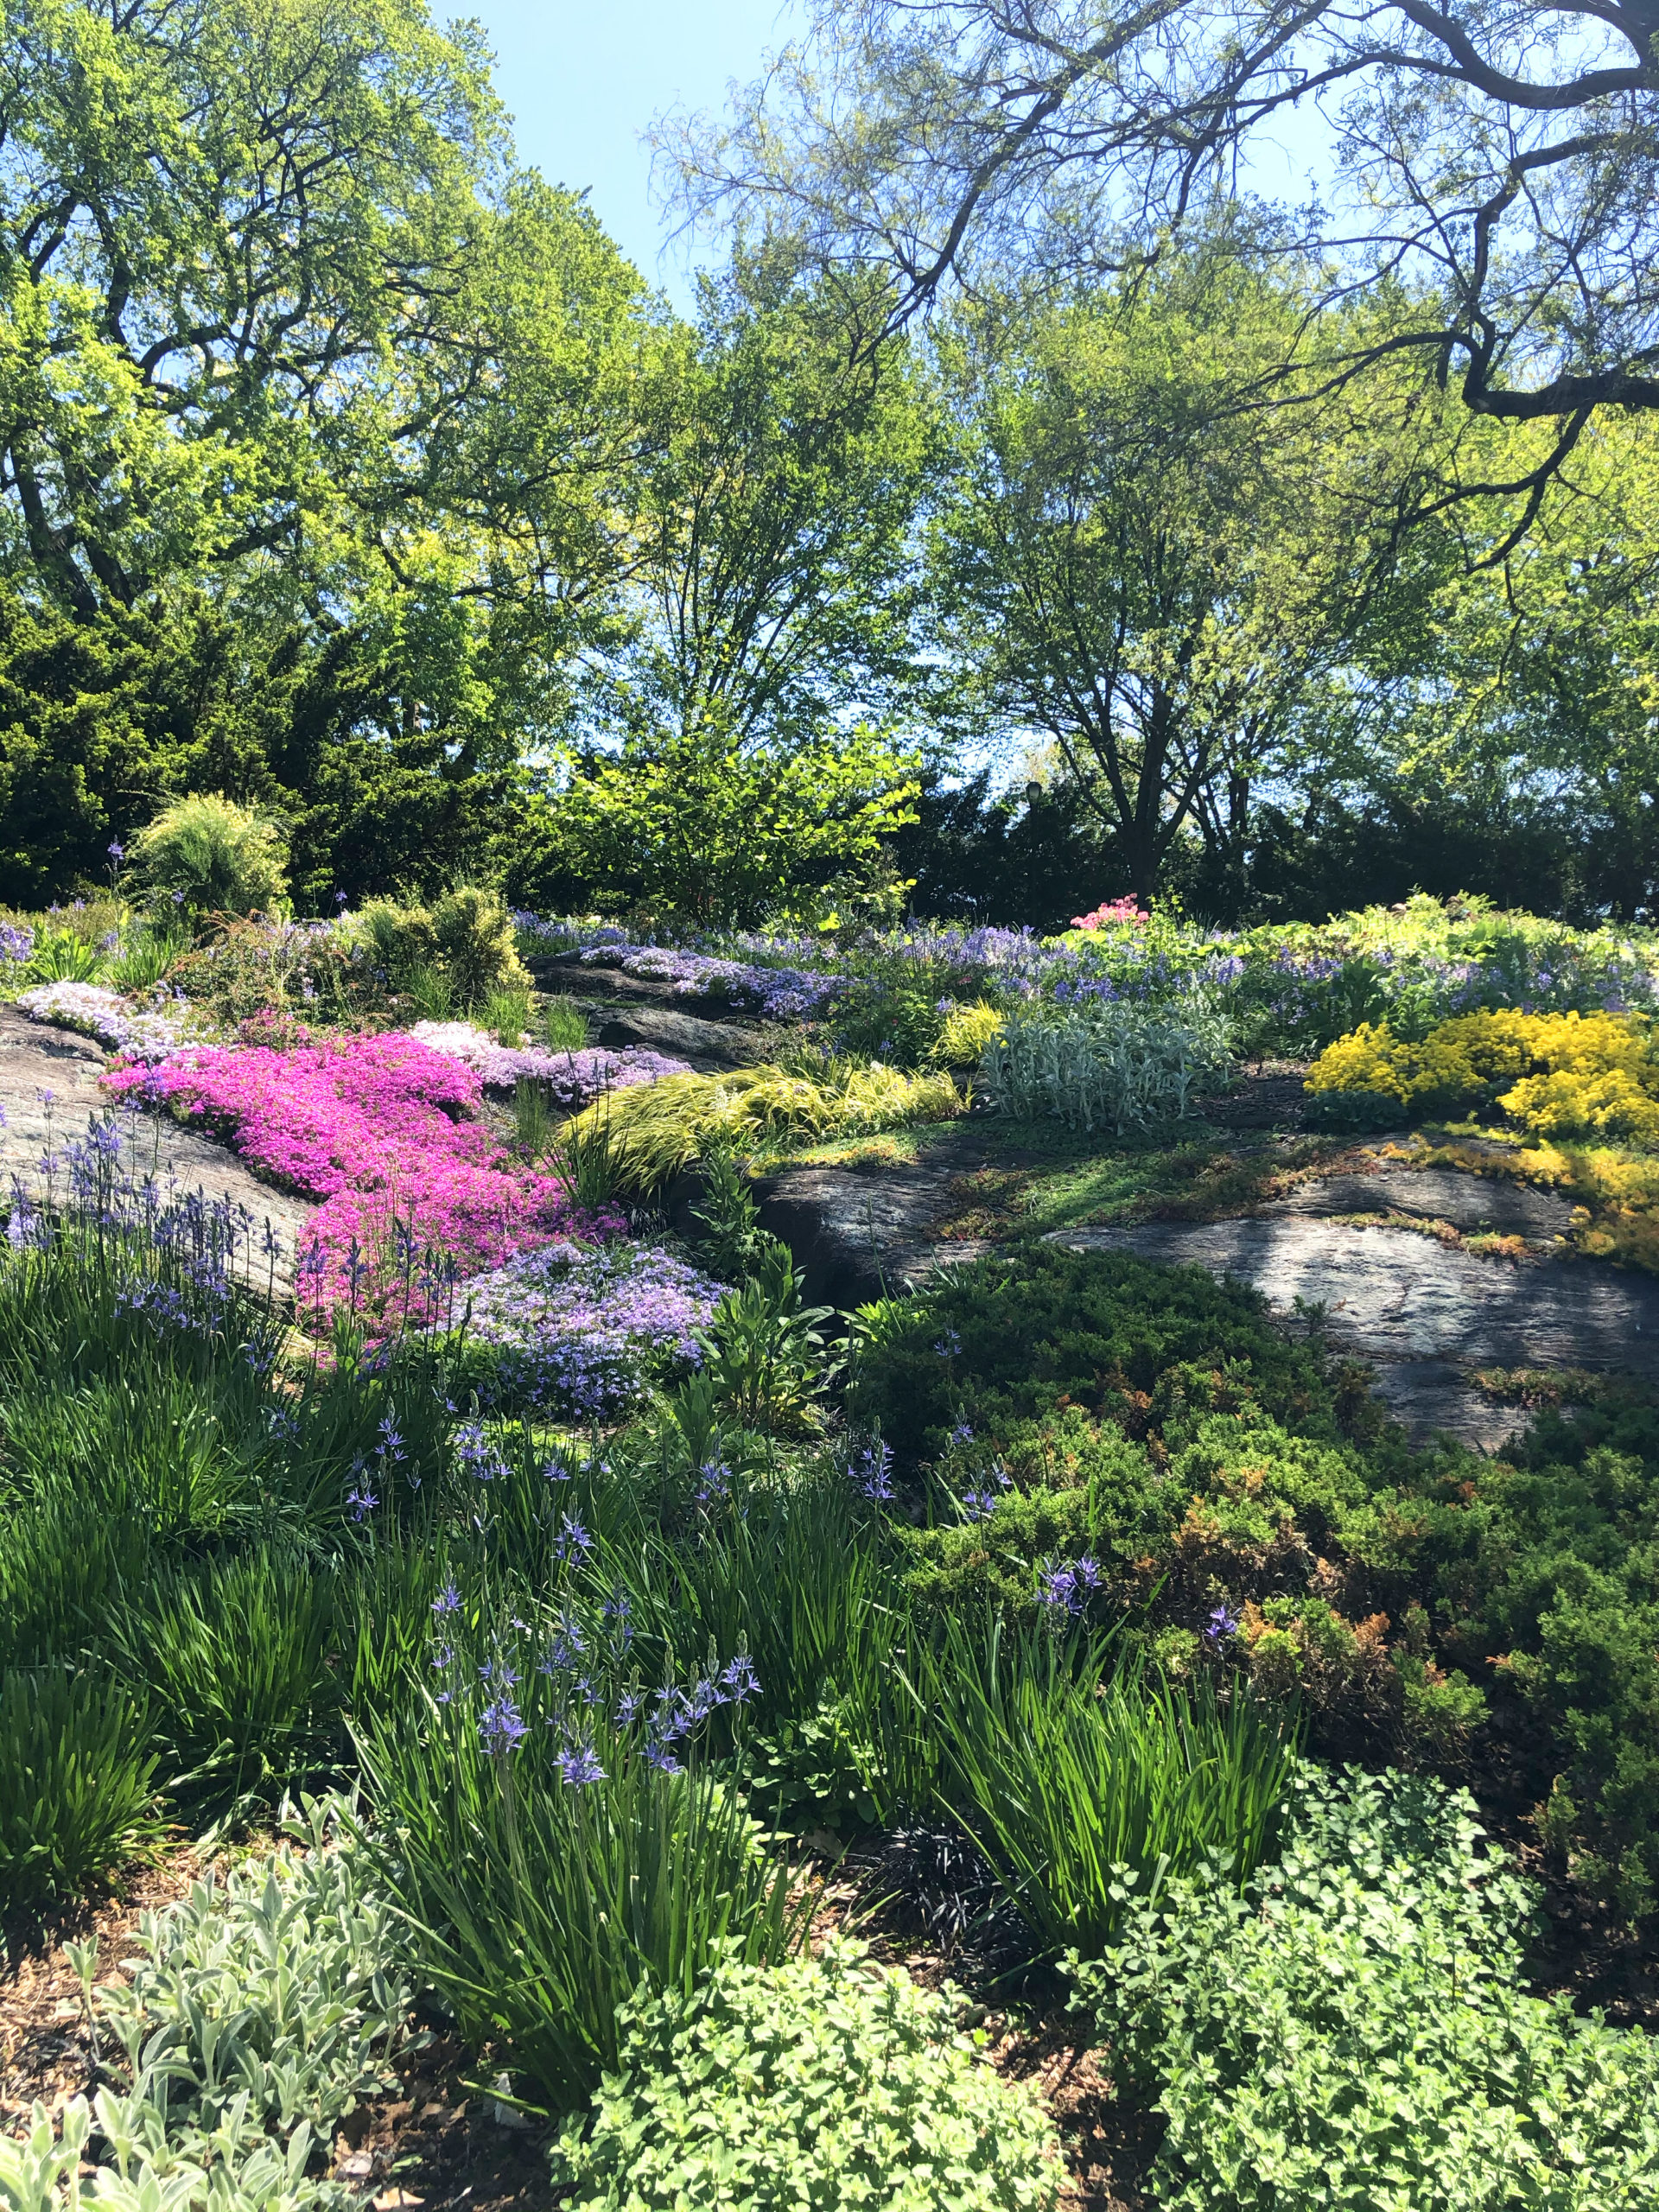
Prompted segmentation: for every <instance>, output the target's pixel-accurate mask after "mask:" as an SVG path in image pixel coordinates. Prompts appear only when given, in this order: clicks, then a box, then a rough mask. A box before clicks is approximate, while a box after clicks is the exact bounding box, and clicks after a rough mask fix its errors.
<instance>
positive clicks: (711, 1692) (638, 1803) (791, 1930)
mask: <svg viewBox="0 0 1659 2212" xmlns="http://www.w3.org/2000/svg"><path fill="white" fill-rule="evenodd" d="M591 1543H592V1537H591V1535H590V1533H589V1532H588V1530H587V1529H583V1528H582V1527H581V1525H580V1524H579V1523H578V1522H575V1519H574V1516H572V1517H571V1518H570V1520H569V1526H568V1527H567V1529H565V1532H564V1542H563V1558H562V1559H561V1560H560V1561H559V1563H558V1567H557V1568H556V1574H557V1577H558V1580H557V1581H556V1585H555V1587H554V1588H553V1590H552V1591H551V1592H550V1594H548V1595H547V1596H546V1597H544V1598H543V1600H542V1601H541V1603H540V1604H539V1605H538V1604H537V1601H536V1600H534V1599H531V1598H530V1597H529V1596H528V1595H527V1594H526V1595H524V1597H522V1598H521V1599H520V1601H519V1603H520V1608H521V1609H520V1610H519V1611H516V1612H514V1613H513V1614H512V1616H511V1617H510V1618H504V1617H503V1616H502V1615H500V1614H499V1613H497V1612H496V1611H493V1609H491V1608H488V1607H486V1606H485V1605H481V1604H480V1605H472V1604H469V1603H468V1602H467V1601H466V1600H463V1599H462V1598H461V1593H460V1592H459V1591H458V1590H456V1589H455V1587H454V1585H453V1584H451V1585H449V1586H447V1587H446V1588H445V1589H444V1590H443V1591H442V1592H440V1595H439V1599H438V1600H437V1602H436V1603H435V1605H434V1607H433V1649H432V1650H431V1652H430V1655H429V1659H428V1661H427V1662H426V1663H425V1664H424V1665H423V1666H422V1667H420V1668H419V1669H416V1670H415V1672H414V1675H413V1676H412V1678H411V1679H410V1681H408V1683H407V1685H406V1690H405V1694H404V1696H403V1697H402V1698H400V1699H397V1700H393V1701H392V1703H391V1705H390V1706H389V1707H388V1708H386V1709H385V1710H384V1711H382V1712H379V1713H374V1714H372V1715H370V1716H369V1717H368V1718H367V1719H366V1720H365V1722H364V1723H363V1724H362V1726H361V1727H360V1731H359V1739H358V1743H359V1751H360V1753H361V1756H362V1761H363V1768H364V1772H365V1778H366V1780H367V1782H368V1784H369V1789H370V1793H371V1796H372V1802H373V1804H374V1807H375V1819H374V1825H373V1827H372V1828H370V1829H369V1830H368V1831H367V1832H366V1835H365V1841H366V1843H367V1846H368V1847H369V1849H370V1851H371V1852H372V1854H373V1857H374V1859H375V1863H376V1865H377V1867H378V1870H379V1872H380V1875H381V1878H382V1880H383V1881H384V1882H385V1885H386V1887H387V1889H388V1891H389V1892H390V1894H391V1896H392V1897H394V1898H395V1900H396V1902H397V1905H398V1907H399V1908H400V1910H402V1911H403V1913H404V1915H405V1916H406V1917H407V1920H408V1922H409V1924H410V1931H411V1937H412V1940H413V1942H414V1943H415V1946H416V1951H417V1953H418V1955H419V1958H420V1961H421V1965H422V1967H423V1972H424V1974H425V1975H426V1977H427V1979H428V1980H429V1982H430V1984H431V1985H432V1986H434V1987H435V1989H436V1990H437V1992H438V1993H439V1995H440V1996H441V1997H442V1999H443V2000H444V2002H445V2003H446V2004H447V2005H448V2006H449V2007H450V2009H451V2010H452V2011H453V2012H454V2017H455V2019H456V2022H457V2024H458V2025H459V2027H460V2029H461V2033H462V2034H463V2035H464V2036H465V2037H467V2040H468V2041H469V2042H470V2043H472V2044H474V2047H475V2048H478V2047H481V2046H483V2045H484V2044H493V2045H494V2046H495V2047H496V2049H497V2050H499V2053H500V2055H501V2057H502V2060H503V2062H504V2063H505V2065H506V2067H507V2068H508V2069H509V2070H510V2073H511V2075H512V2080H513V2083H514V2087H515V2089H516V2090H517V2092H518V2094H520V2095H521V2096H522V2098H523V2099H524V2101H525V2102H526V2103H528V2104H529V2105H531V2107H535V2108H540V2109H543V2110H548V2111H552V2112H561V2111H569V2110H570V2109H571V2108H572V2107H575V2106H576V2105H578V2104H580V2103H581V2102H582V2101H583V2100H584V2099H585V2098H587V2097H588V2096H590V2095H591V2094H593V2092H594V2090H595V2089H596V2088H598V2087H599V2085H600V2082H601V2078H602V2077H603V2076H604V2075H607V2074H609V2073H613V2072H614V2071H615V2069H616V2067H617V2064H618V2063H619V2059H620V2040H619V2038H620V2024H621V2016H622V2013H623V2011H624V2008H625V2007H626V2005H627V2003H628V2002H629V2000H630V1999H632V1998H633V1997H635V1996H636V1995H639V1994H640V1993H645V1992H656V1991H661V1990H674V1991H677V1992H678V1993H680V1994H681V1995H683V1996H687V1997H689V1996H690V1994H691V1993H692V1992H693V1991H694V1990H695V1989H696V1986H698V1984H699V1983H700V1981H701V1980H702V1979H703V1977H704V1976H705V1975H706V1974H707V1973H708V1971H709V1967H710V1966H711V1965H712V1964H713V1962H714V1961H715V1958H716V1957H717V1956H718V1955H720V1953H721V1949H722V1948H723V1947H724V1946H725V1945H727V1944H728V1943H731V1944H734V1945H735V1946H736V1947H737V1952H738V1955H739V1956H740V1957H741V1958H743V1959H744V1960H746V1961H750V1962H760V1961H774V1960H778V1959H781V1958H783V1957H784V1956H785V1955H787V1953H788V1952H789V1951H790V1950H791V1948H793V1947H794V1945H795V1943H796V1942H797V1941H798V1937H799V1936H800V1934H801V1932H802V1924H801V1922H802V1916H801V1912H800V1911H799V1910H798V1909H797V1908H796V1907H794V1906H792V1905H791V1901H790V1877H789V1869H788V1867H787V1866H786V1865H785V1864H784V1862H783V1861H782V1860H775V1859H772V1858H770V1857H769V1856H768V1854H767V1852H766V1848H765V1846H764V1843H763V1839H762V1836H761V1833H760V1830H759V1828H758V1827H756V1825H755V1823H754V1821H753V1820H752V1819H751V1818H750V1816H749V1814H748V1812H747V1808H746V1805H745V1801H744V1798H743V1796H742V1794H741V1791H740V1789H737V1788H735V1787H734V1786H733V1785H732V1783H729V1782H728V1781H727V1780H725V1779H722V1778H721V1776H720V1775H719V1774H717V1773H716V1771H715V1765H714V1763H713V1762H712V1760H711V1759H710V1758H709V1757H708V1756H706V1754H705V1751H704V1749H703V1745H704V1740H705V1738H708V1736H709V1732H710V1731H711V1730H715V1731H718V1732H720V1733H719V1740H720V1742H721V1744H722V1745H730V1744H732V1743H733V1742H734V1741H735V1742H736V1744H737V1745H738V1746H739V1749H740V1752H741V1738H742V1708H743V1707H744V1706H745V1704H746V1703H747V1700H748V1699H749V1698H750V1697H751V1696H752V1695H753V1692H754V1688H755V1678H754V1671H753V1666H752V1664H751V1662H749V1660H748V1658H747V1655H746V1654H743V1653H741V1652H740V1653H738V1654H737V1655H736V1656H734V1658H732V1659H731V1660H730V1661H729V1662H728V1663H727V1664H726V1665H725V1666H724V1667H723V1668H720V1667H718V1666H717V1665H716V1666H715V1667H711V1669H710V1670H709V1673H708V1674H706V1675H702V1677H701V1678H699V1679H698V1680H696V1681H693V1682H691V1683H690V1684H687V1685H683V1686H682V1685H680V1684H677V1683H675V1682H668V1683H661V1682H660V1681H658V1683H657V1684H656V1685H652V1683H651V1682H650V1681H648V1680H645V1679H642V1678H641V1677H640V1675H639V1670H638V1669H637V1668H636V1667H635V1666H634V1665H633V1664H632V1624H631V1621H630V1618H629V1613H628V1608H627V1606H626V1604H619V1603H617V1602H615V1601H614V1600H613V1601H609V1602H607V1605H604V1606H603V1607H601V1605H598V1604H596V1603H594V1602H593V1601H592V1600H591V1599H583V1598H582V1594H581V1584H582V1561H583V1560H584V1559H585V1557H586V1555H587V1553H588V1548H590V1547H591Z"/></svg>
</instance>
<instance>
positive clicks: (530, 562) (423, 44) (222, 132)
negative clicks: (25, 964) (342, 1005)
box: [0, 0, 650, 904]
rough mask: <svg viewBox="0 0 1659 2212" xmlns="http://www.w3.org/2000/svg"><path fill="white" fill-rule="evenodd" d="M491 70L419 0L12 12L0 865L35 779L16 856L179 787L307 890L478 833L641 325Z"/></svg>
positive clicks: (588, 527) (1, 510)
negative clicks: (537, 167)
mask: <svg viewBox="0 0 1659 2212" xmlns="http://www.w3.org/2000/svg"><path fill="white" fill-rule="evenodd" d="M487 63H488V57H487V55H486V53H485V51H484V48H483V46H482V44H481V41H480V36H479V35H478V33H477V31H476V29H475V28H468V27H466V26H461V27H459V28H456V29H453V30H452V31H451V32H450V33H449V34H448V35H441V34H440V33H439V32H438V31H437V30H436V29H434V27H433V26H432V24H431V23H430V22H429V19H428V17H427V15H426V13H425V10H424V9H423V7H422V6H421V5H420V4H418V0H180V4H174V0H137V4H136V5H134V6H132V7H130V8H125V9H123V10H118V11H111V10H110V9H108V8H106V7H104V6H101V5H99V4H95V0H20V4H19V5H18V6H17V7H16V8H14V9H13V10H10V13H9V15H8V16H7V18H6V22H5V24H4V27H3V29H0V117H3V129H0V576H3V577H4V578H6V579H8V580H9V582H10V586H11V588H12V590H13V592H14V593H15V594H16V597H15V599H14V600H13V601H11V602H10V603H11V605H12V606H13V607H15V609H16V613H17V618H18V620H19V622H20V624H21V625H22V627H23V630H24V632H25V633H26V634H25V635H23V636H22V637H21V638H9V639H7V641H6V643H7V648H8V650H7V651H6V653H5V664H4V667H3V671H0V693H3V706H0V712H3V717H4V719H3V721H0V758H3V760H4V761H5V763H6V766H5V768H4V769H3V771H0V774H3V777H4V779H5V780H6V781H7V784H8V787H9V793H10V794H14V795H15V796H10V797H9V798H8V804H10V805H15V806H16V807H18V808H20V809H21V810H22V812H21V813H19V814H18V815H17V816H16V817H12V816H11V815H10V814H9V815H8V816H7V817H6V818H5V820H4V823H3V826H0V849H4V850H5V851H8V852H10V853H13V854H20V855H27V854H29V853H31V852H32V851H34V850H35V848H36V840H35V837H34V836H32V835H31V834H30V830H31V828H32V826H33V823H34V820H35V817H37V816H38V815H39V814H40V813H42V812H47V811H49V808H48V804H47V801H46V793H47V791H48V790H50V791H52V792H53V793H54V797H55V798H56V799H58V800H67V802H68V813H67V817H65V819H64V820H63V822H62V824H61V826H60V828H59V829H55V830H54V831H53V832H51V833H50V834H49V835H48V837H47V838H46V840H45V842H44V848H43V850H42V857H41V861H40V862H39V864H38V865H37V866H36V865H35V864H33V863H31V862H29V861H18V862H17V863H16V867H15V873H16V876H17V877H19V878H21V877H22V876H23V875H25V874H28V873H29V872H30V868H31V867H32V868H33V872H34V873H35V874H36V876H37V877H38V878H39V880H40V885H39V887H41V888H42V889H51V890H57V889H61V888H64V887H67V881H68V880H73V874H74V873H75V872H77V870H79V872H82V873H84V872H86V865H87V861H88V859H89V858H90V857H91V854H92V851H94V850H99V851H101V846H102V844H103V843H105V842H107V841H108V837H109V836H110V834H111V832H114V833H116V834H119V835H122V836H124V835H126V834H127V833H128V832H129V831H130V829H131V828H132V827H133V826H135V824H136V823H138V822H141V821H143V819H144V818H146V817H147V816H148V815H149V813H151V812H152V811H154V810H155V808H156V806H157V805H158V804H161V803H162V802H163V801H164V800H165V799H166V798H169V797H172V796H176V795H177V794H178V793H180V792H181V791H185V790H188V789H189V788H191V787H192V786H193V785H194V786H195V787H198V788H200V787H201V786H202V785H203V783H204V780H206V781H207V784H208V785H209V786H210V787H219V788H223V789H225V790H226V791H229V792H231V793H232V795H234V796H237V797H239V798H245V799H249V800H257V801H258V802H260V803H262V804H275V805H277V806H278V807H279V808H280V810H281V811H282V812H283V814H284V815H285V816H286V817H289V819H291V820H292V821H293V822H294V823H295V825H296V869H297V880H296V893H297V895H298V897H299V899H300V900H301V902H302V904H303V903H307V902H308V901H314V900H315V899H316V898H317V897H318V896H320V895H321V893H322V892H323V891H324V890H325V889H326V887H327V881H328V879H329V877H330V874H331V873H334V872H336V871H337V870H338V869H339V867H340V862H341V859H342V855H344V854H345V853H346V852H347V851H349V850H358V851H360V852H361V853H362V855H363V860H364V862H365V864H366V863H367V862H368V861H371V860H372V862H373V864H374V865H375V866H376V867H377V868H378V869H380V870H381V871H382V872H383V873H382V878H381V880H388V879H396V878H400V877H403V876H406V875H411V874H412V875H416V876H418V875H419V874H420V873H421V872H422V871H423V869H426V868H429V867H430V866H432V865H433V864H434V855H435V852H436V851H437V850H438V849H447V856H448V857H449V858H451V860H452V861H453V863H454V864H456V865H459V866H460V867H461V868H463V869H464V868H471V867H473V866H474V865H475V864H476V859H477V855H478V853H479V852H480V849H486V848H487V847H488V845H489V842H490V840H491V839H492V838H493V837H496V836H499V835H500V834H501V832H502V831H503V830H504V829H505V827H506V826H507V825H508V823H509V822H510V819H511V810H510V808H509V806H508V805H507V804H506V794H507V791H508V790H509V788H510V786H511V784H512V771H513V768H514V765H515V755H516V751H517V745H516V736H517V733H518V731H519V730H520V729H522V728H524V727H525V726H526V725H529V724H531V723H533V722H534V721H535V720H536V718H537V715H540V714H542V713H543V712H544V711H546V702H550V701H556V698H557V696H558V691H559V683H560V673H561V671H562V669H563V666H564V665H565V664H566V662H567V660H568V658H569V653H570V652H571V650H572V648H573V646H574V645H575V643H576V642H577V640H578V639H581V638H582V637H585V636H587V635H588V634H589V632H590V628H591V626H592V625H593V624H594V623H595V622H596V621H598V620H601V619H602V615H601V610H602V608H603V607H604V606H605V604H606V602H607V596H608V595H609V594H611V593H612V591H613V588H614V584H615V580H616V576H617V574H618V567H619V560H620V554H621V551H622V550H623V549H622V546H621V543H620V540H621V537H622V533H623V529H624V527H625V524H624V522H623V521H622V520H621V519H619V518H620V517H621V516H622V514H623V509H622V508H621V506H620V505H619V502H618V500H617V499H616V497H615V493H616V488H617V472H618V470H619V469H620V468H621V467H623V466H624V465H625V464H626V463H628V462H629V461H631V460H632V457H633V455H634V452H635V448H636V445H637V442H638V435H639V423H638V416H637V410H634V409H633V408H632V405H631V404H630V400H629V395H630V394H631V392H632V390H633V388H634V386H635V384H636V382H637V380H638V365H639V353H640V351H641V348H642V347H644V346H646V345H647V344H648V343H649V341H650V331H649V322H648V318H647V317H646V316H645V314H644V311H643V308H642V293H641V288H640V285H639V278H638V277H637V275H636V274H635V272H634V271H633V270H632V269H631V268H630V267H629V266H628V264H626V262H625V261H624V260H623V259H622V257H620V254H619V253H618V252H617V251H616V249H615V247H614V245H613V244H612V243H611V241H610V240H609V239H608V238H607V237H606V236H605V234H604V232H603V231H602V229H601V227H600V226H599V224H598V223H597V221H596V220H595V219H594V217H593V216H592V214H591V213H589V212H588V210H587V209H585V208H584V207H582V204H581V203H580V201H579V200H576V199H575V198H574V197H573V196H572V195H570V194H566V193H563V192H558V191H554V190H553V189H551V188H549V187H548V186H547V185H545V184H544V183H543V181H541V180H540V179H539V178H538V177H537V176H535V175H526V174H524V173H522V172H520V171H518V170H517V169H516V168H514V167H513V164H512V149H511V145H510V143H509V141H508V139H507V137H506V133H505V121H504V118H503V116H502V113H501V111H500V109H499V105H498V103H497V102H496V100H495V98H494V95H493V92H492V91H491V88H490V83H489V75H488V66H487ZM68 625H73V629H72V628H70V627H68ZM146 664H147V672H146ZM78 670H79V671H91V672H92V674H93V676H94V677H95V679H96V680H95V681H94V682H92V683H91V684H90V685H89V686H86V687H79V686H78V685H77V684H76V683H75V682H74V681H73V677H74V675H75V673H76V672H77V671H78ZM184 671H188V676H187V674H186V673H185V672H184ZM81 689H85V690H86V692H87V693H88V697H89V703H88V704H87V705H86V706H85V707H83V706H82V705H80V704H79V703H78V695H79V690H81ZM60 747H64V748H67V757H66V758H64V759H63V760H61V761H60V760H59V759H58V752H59V748H60ZM204 748H205V749H206V750H207V752H209V753H214V754H215V755H217V756H219V759H218V760H216V763H215V768H214V772H213V773H212V775H211V776H210V777H209V778H207V779H204V778H203V776H202V774H201V772H200V768H201V764H200V760H199V759H198V757H197V756H198V755H199V754H200V752H201V751H202V750H203V749H204ZM227 754H228V755H230V756H232V757H231V758H228V759H227V758H225V757H224V756H226V755H227ZM105 771H109V772H110V773H105ZM371 827H372V829H373V832H374V834H373V835H372V836H370V837H368V838H365V836H364V835H363V832H364V831H365V828H371ZM353 887H355V886H353ZM18 888H19V889H21V888H22V884H21V881H20V882H19V883H18ZM8 889H9V891H10V886H8ZM13 895H15V893H14V894H13Z"/></svg>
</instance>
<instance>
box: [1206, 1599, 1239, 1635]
mask: <svg viewBox="0 0 1659 2212" xmlns="http://www.w3.org/2000/svg"><path fill="white" fill-rule="evenodd" d="M1238 1618H1239V1617H1238V1615H1237V1614H1236V1612H1234V1611H1231V1610H1230V1607H1228V1606H1227V1605H1217V1607H1216V1609H1215V1611H1213V1612H1212V1613H1211V1616H1210V1618H1209V1619H1208V1620H1207V1621H1206V1622H1205V1624H1204V1640H1205V1643H1210V1644H1219V1643H1226V1642H1227V1641H1228V1639H1229V1638H1230V1637H1235V1636H1236V1635H1237V1634H1238Z"/></svg>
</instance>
